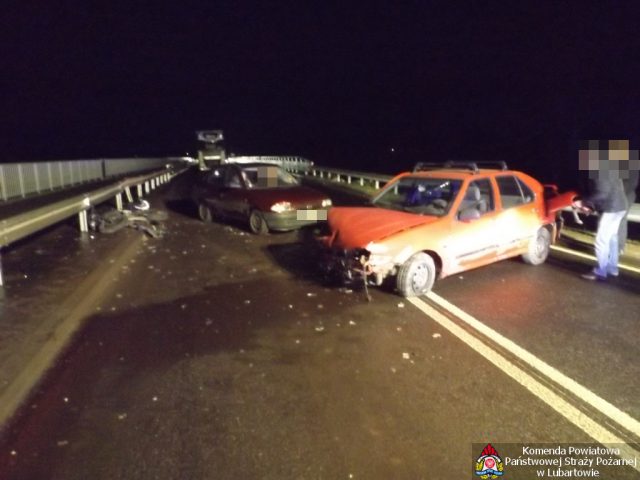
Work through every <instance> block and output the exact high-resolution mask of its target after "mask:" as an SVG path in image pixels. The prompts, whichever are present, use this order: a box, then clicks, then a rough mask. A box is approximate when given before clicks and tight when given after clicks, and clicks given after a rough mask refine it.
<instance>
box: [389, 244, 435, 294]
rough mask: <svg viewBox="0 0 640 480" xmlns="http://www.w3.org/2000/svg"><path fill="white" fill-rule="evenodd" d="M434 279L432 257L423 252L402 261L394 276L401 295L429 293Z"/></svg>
mask: <svg viewBox="0 0 640 480" xmlns="http://www.w3.org/2000/svg"><path fill="white" fill-rule="evenodd" d="M435 280H436V266H435V264H434V263H433V258H431V257H430V256H429V255H427V254H426V253H423V252H419V253H416V254H415V255H413V256H412V257H411V258H409V260H407V261H406V262H404V263H403V264H402V266H401V267H400V270H399V271H398V276H397V277H396V288H397V289H398V291H399V292H400V293H401V294H402V296H403V297H417V296H420V295H425V294H427V293H429V291H430V290H431V287H433V283H434V282H435Z"/></svg>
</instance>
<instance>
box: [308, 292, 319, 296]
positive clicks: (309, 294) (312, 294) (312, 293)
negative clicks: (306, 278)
mask: <svg viewBox="0 0 640 480" xmlns="http://www.w3.org/2000/svg"><path fill="white" fill-rule="evenodd" d="M317 296H318V294H317V293H314V292H307V297H317Z"/></svg>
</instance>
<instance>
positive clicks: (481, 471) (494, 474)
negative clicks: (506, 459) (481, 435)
mask: <svg viewBox="0 0 640 480" xmlns="http://www.w3.org/2000/svg"><path fill="white" fill-rule="evenodd" d="M503 473H504V465H503V463H502V459H501V458H500V456H499V455H498V452H496V449H495V448H493V446H492V445H491V444H490V443H487V446H486V447H484V450H482V453H481V454H480V456H479V457H478V459H477V460H476V475H477V476H479V477H480V478H498V477H501V476H502V474H503Z"/></svg>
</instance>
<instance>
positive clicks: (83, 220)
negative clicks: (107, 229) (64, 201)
mask: <svg viewBox="0 0 640 480" xmlns="http://www.w3.org/2000/svg"><path fill="white" fill-rule="evenodd" d="M87 217H88V216H87V211H86V210H83V211H81V212H80V213H78V221H79V222H80V231H81V232H82V233H87V232H88V231H89V220H88V218H87Z"/></svg>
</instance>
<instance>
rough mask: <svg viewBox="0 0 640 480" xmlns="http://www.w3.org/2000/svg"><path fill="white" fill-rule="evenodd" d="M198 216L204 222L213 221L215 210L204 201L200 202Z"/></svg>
mask: <svg viewBox="0 0 640 480" xmlns="http://www.w3.org/2000/svg"><path fill="white" fill-rule="evenodd" d="M198 218H200V220H202V221H203V222H204V223H211V222H212V221H213V212H212V211H211V208H209V207H208V206H207V205H205V204H204V203H200V204H198Z"/></svg>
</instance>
